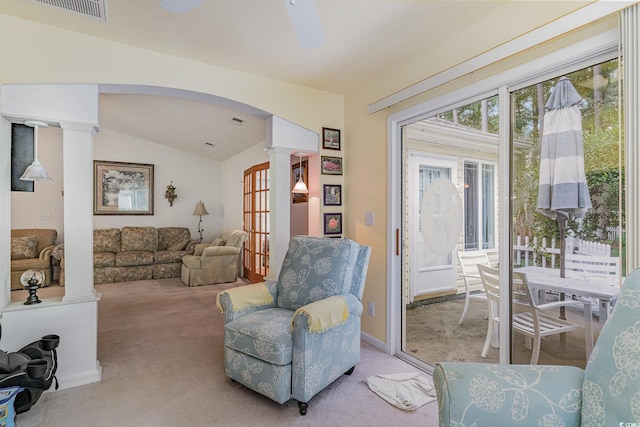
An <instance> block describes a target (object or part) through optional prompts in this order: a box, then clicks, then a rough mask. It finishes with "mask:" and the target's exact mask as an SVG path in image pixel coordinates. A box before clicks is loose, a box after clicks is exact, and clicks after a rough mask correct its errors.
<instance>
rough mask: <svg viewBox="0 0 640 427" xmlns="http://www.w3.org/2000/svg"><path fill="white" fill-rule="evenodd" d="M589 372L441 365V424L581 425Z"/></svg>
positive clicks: (437, 378) (437, 382)
mask: <svg viewBox="0 0 640 427" xmlns="http://www.w3.org/2000/svg"><path fill="white" fill-rule="evenodd" d="M583 379H584V371H583V370H582V369H580V368H577V367H575V366H530V365H497V364H488V363H458V362H451V363H438V364H436V366H435V368H434V370H433V384H434V386H435V388H436V394H437V396H438V412H439V419H440V426H458V425H471V423H472V422H473V421H474V420H484V421H485V422H486V423H488V424H491V425H505V426H506V425H510V426H511V425H512V426H515V425H523V426H524V425H549V424H553V425H566V426H579V425H580V420H581V418H580V417H581V414H580V410H581V407H582V383H583Z"/></svg>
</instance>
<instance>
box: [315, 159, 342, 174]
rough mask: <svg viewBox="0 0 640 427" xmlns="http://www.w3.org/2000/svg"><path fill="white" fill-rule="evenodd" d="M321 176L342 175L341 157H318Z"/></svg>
mask: <svg viewBox="0 0 640 427" xmlns="http://www.w3.org/2000/svg"><path fill="white" fill-rule="evenodd" d="M320 162H321V165H322V169H321V173H322V174H323V175H342V157H330V156H320Z"/></svg>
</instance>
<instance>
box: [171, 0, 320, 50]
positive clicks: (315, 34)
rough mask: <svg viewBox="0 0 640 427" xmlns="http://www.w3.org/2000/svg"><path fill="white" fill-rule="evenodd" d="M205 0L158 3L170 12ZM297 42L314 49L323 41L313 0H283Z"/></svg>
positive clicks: (179, 10)
mask: <svg viewBox="0 0 640 427" xmlns="http://www.w3.org/2000/svg"><path fill="white" fill-rule="evenodd" d="M204 1H205V0H160V5H161V6H162V7H163V8H164V9H166V10H168V11H169V12H172V13H186V12H189V11H190V10H192V9H194V8H195V7H197V6H199V5H201V4H202V3H204ZM283 2H284V5H285V7H286V8H287V12H289V18H290V19H291V23H292V24H293V29H294V30H295V32H296V36H297V37H298V43H300V46H302V47H303V48H305V49H315V48H317V47H320V46H321V45H322V43H323V42H324V35H323V33H322V26H321V25H320V18H319V17H318V11H317V10H316V5H315V1H314V0H283Z"/></svg>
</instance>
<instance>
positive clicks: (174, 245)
mask: <svg viewBox="0 0 640 427" xmlns="http://www.w3.org/2000/svg"><path fill="white" fill-rule="evenodd" d="M187 244H189V239H188V238H186V237H185V238H181V239H176V240H174V241H173V242H171V243H170V244H169V246H167V250H168V251H181V250H183V249H184V248H185V247H187Z"/></svg>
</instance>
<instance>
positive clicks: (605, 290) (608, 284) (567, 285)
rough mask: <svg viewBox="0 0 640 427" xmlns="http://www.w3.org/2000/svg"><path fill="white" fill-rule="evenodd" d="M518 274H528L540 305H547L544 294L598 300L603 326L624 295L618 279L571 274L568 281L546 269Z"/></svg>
mask: <svg viewBox="0 0 640 427" xmlns="http://www.w3.org/2000/svg"><path fill="white" fill-rule="evenodd" d="M514 271H519V272H523V273H525V274H526V276H527V281H528V282H529V286H530V287H531V288H534V289H536V290H538V292H537V295H538V298H539V301H538V302H540V303H544V298H545V292H544V291H552V292H558V293H560V294H567V295H577V296H581V297H584V298H595V299H597V300H598V313H599V318H600V319H599V321H600V323H601V324H603V323H604V322H606V320H607V318H608V317H609V312H610V310H611V304H612V303H613V302H614V301H615V300H616V299H617V298H618V296H619V295H620V286H621V284H622V280H623V278H621V277H618V276H600V275H595V274H589V273H579V272H569V271H568V272H567V273H566V277H560V271H559V270H558V269H555V268H546V267H520V268H516V269H514Z"/></svg>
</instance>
